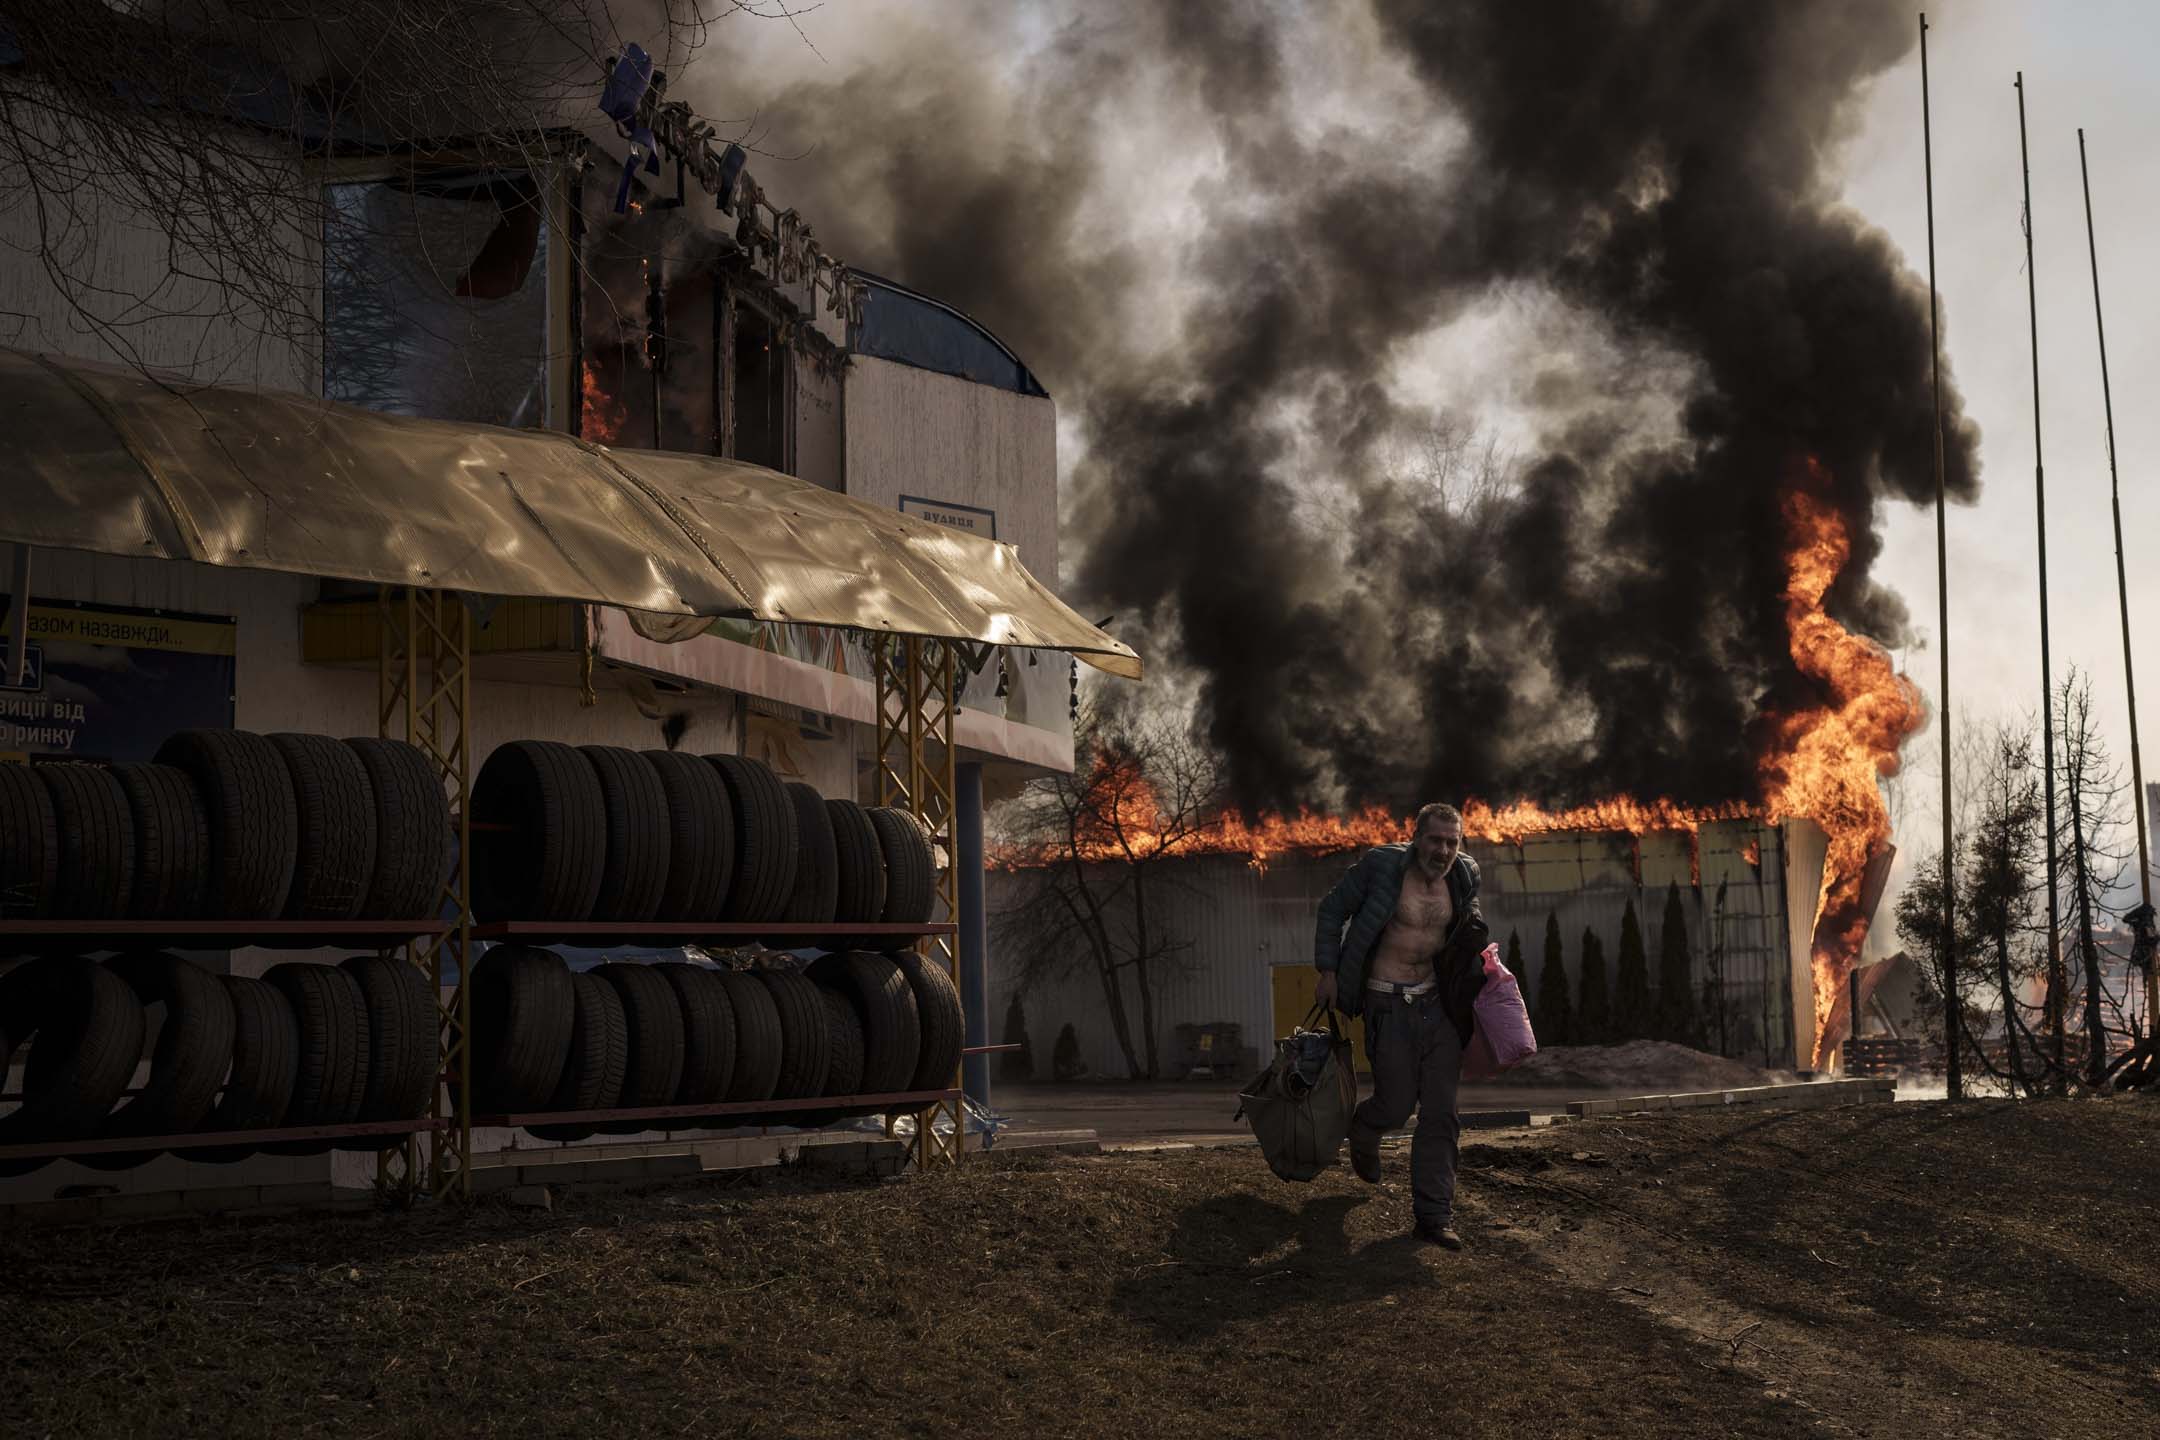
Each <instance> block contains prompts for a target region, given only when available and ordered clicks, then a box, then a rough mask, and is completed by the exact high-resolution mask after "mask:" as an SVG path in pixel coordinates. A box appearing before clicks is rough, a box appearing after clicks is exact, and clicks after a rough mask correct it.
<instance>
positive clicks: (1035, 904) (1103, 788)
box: [992, 701, 1224, 1080]
mask: <svg viewBox="0 0 2160 1440" xmlns="http://www.w3.org/2000/svg"><path fill="white" fill-rule="evenodd" d="M1073 749H1074V754H1073V771H1072V773H1071V774H1070V775H1054V776H1051V777H1049V778H1048V779H1044V780H1038V781H1036V782H1034V783H1033V784H1031V785H1030V786H1029V787H1028V789H1027V790H1026V791H1025V792H1024V793H1023V794H1022V795H1021V796H1020V797H1019V798H1017V799H1015V800H1013V801H1010V802H1008V803H1007V804H1006V805H1005V806H1003V807H1001V809H1000V810H999V811H998V813H997V814H996V816H995V817H994V820H993V824H994V827H995V835H996V853H997V855H998V856H999V857H1000V859H1001V861H1002V863H1004V864H1006V865H1007V866H1008V867H1009V868H1010V869H1011V870H1012V872H1013V874H1014V876H1015V878H1016V880H1017V882H1018V883H1017V887H1016V891H1015V898H1014V899H1013V901H1012V902H1011V903H1010V904H1009V905H1007V906H1006V907H1005V908H1004V909H1002V910H1001V911H1000V912H998V913H997V914H996V915H995V916H993V917H992V923H993V925H994V926H995V933H996V936H997V943H998V947H999V951H1000V953H1001V954H1005V955H1010V956H1013V957H1015V961H1016V966H1017V977H1018V983H1019V986H1020V988H1021V989H1023V990H1024V989H1025V988H1027V986H1028V985H1029V984H1030V983H1031V982H1036V981H1040V980H1045V979H1050V978H1053V977H1056V976H1059V975H1063V974H1069V973H1072V972H1074V971H1079V972H1083V973H1091V974H1093V975H1094V976H1095V978H1096V980H1097V981H1098V982H1099V983H1100V984H1101V986H1102V992H1103V999H1104V1001H1105V1003H1106V1004H1107V1006H1108V1008H1109V1014H1110V1023H1111V1027H1112V1029H1113V1031H1114V1032H1115V1034H1116V1035H1117V1041H1118V1046H1119V1048H1120V1049H1121V1050H1122V1051H1123V1052H1124V1056H1125V1063H1126V1068H1127V1071H1128V1073H1129V1075H1130V1077H1131V1078H1132V1079H1135V1080H1138V1079H1142V1078H1150V1079H1152V1078H1153V1077H1154V1076H1155V1075H1156V1074H1157V1073H1158V1071H1159V1059H1158V1055H1157V1045H1158V1037H1157V1034H1156V1029H1157V1027H1156V1023H1155V985H1156V982H1157V980H1158V979H1159V978H1160V977H1161V975H1162V973H1163V970H1164V968H1165V967H1167V966H1170V965H1173V964H1175V963H1176V961H1177V959H1178V957H1179V956H1181V955H1183V954H1184V953H1185V952H1186V951H1188V950H1189V949H1190V948H1191V946H1192V941H1191V939H1190V937H1187V936H1182V935H1177V934H1173V933H1170V932H1169V931H1168V930H1167V929H1166V928H1165V927H1164V926H1163V925H1162V923H1161V922H1160V920H1159V919H1158V918H1157V917H1156V916H1155V915H1153V914H1151V912H1150V908H1149V907H1150V897H1151V896H1155V895H1158V894H1159V892H1160V890H1161V888H1162V887H1163V886H1164V885H1165V884H1174V883H1177V882H1176V881H1175V880H1174V879H1173V878H1172V876H1171V875H1170V874H1169V873H1168V872H1169V870H1170V868H1171V866H1172V865H1173V864H1174V863H1175V858H1176V857H1177V856H1179V855H1180V854H1182V853H1185V852H1187V851H1189V850H1190V849H1191V847H1192V846H1193V845H1194V842H1196V841H1198V840H1200V839H1202V838H1203V837H1205V836H1206V835H1208V834H1209V833H1210V832H1211V831H1212V830H1214V829H1215V828H1216V827H1217V826H1218V825H1219V824H1220V823H1221V819H1220V817H1221V816H1222V814H1223V801H1224V788H1223V776H1222V773H1221V770H1220V768H1219V765H1218V763H1217V761H1216V759H1215V756H1214V754H1213V752H1212V751H1210V750H1209V749H1208V748H1207V747H1205V746H1203V745H1201V744H1200V743H1198V742H1197V741H1196V740H1195V739H1194V738H1193V736H1192V734H1191V732H1190V730H1189V729H1188V728H1187V727H1186V726H1185V724H1184V723H1183V722H1182V721H1181V720H1180V719H1178V718H1174V717H1172V716H1169V715H1166V714H1151V713H1144V712H1138V711H1134V710H1130V709H1127V710H1121V711H1113V710H1110V709H1107V708H1106V707H1105V706H1103V705H1101V704H1099V703H1097V702H1092V701H1091V702H1089V703H1087V704H1085V705H1083V706H1082V708H1081V713H1080V718H1079V721H1078V723H1077V724H1076V725H1075V727H1074V736H1073ZM1128 989H1129V990H1130V992H1131V994H1132V999H1133V1001H1134V1002H1136V1003H1137V1005H1138V1010H1139V1013H1138V1015H1137V1017H1135V1016H1133V1015H1131V1014H1130V1013H1129V1011H1128V999H1127V992H1128ZM1136 1020H1137V1025H1136V1023H1135V1021H1136ZM1136 1028H1137V1030H1138V1031H1139V1034H1138V1036H1137V1037H1136V1036H1135V1034H1134V1031H1135V1029H1136Z"/></svg>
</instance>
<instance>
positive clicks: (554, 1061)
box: [472, 762, 582, 1115]
mask: <svg viewBox="0 0 2160 1440" xmlns="http://www.w3.org/2000/svg"><path fill="white" fill-rule="evenodd" d="M580 763H582V762H580ZM472 985H473V993H472V1026H473V1033H472V1105H473V1110H474V1111H475V1113H477V1114H482V1115H491V1114H498V1113H500V1114H516V1113H517V1112H519V1111H530V1110H545V1109H546V1108H547V1106H548V1102H549V1100H551V1099H552V1098H554V1095H555V1086H556V1085H557V1084H558V1083H559V1082H560V1081H561V1079H562V1070H563V1065H564V1064H565V1063H566V1062H567V1061H568V1059H569V1055H570V1031H571V1029H572V1027H573V1026H574V1025H575V1024H576V1023H577V1000H576V997H575V995H574V993H573V991H572V988H571V985H570V967H569V966H568V965H565V964H564V963H563V958H562V957H561V956H560V955H557V954H556V953H555V952H554V951H552V950H541V949H538V948H536V947H534V946H531V945H497V946H494V947H492V948H491V949H489V950H488V952H487V953H486V954H485V955H482V956H481V957H480V960H479V963H478V964H476V965H475V966H473V972H472Z"/></svg>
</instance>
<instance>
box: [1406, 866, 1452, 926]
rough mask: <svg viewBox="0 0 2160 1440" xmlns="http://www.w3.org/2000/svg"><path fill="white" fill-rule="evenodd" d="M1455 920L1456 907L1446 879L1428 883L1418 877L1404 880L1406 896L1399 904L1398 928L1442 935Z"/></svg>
mask: <svg viewBox="0 0 2160 1440" xmlns="http://www.w3.org/2000/svg"><path fill="white" fill-rule="evenodd" d="M1454 918H1455V906H1454V903H1453V902H1452V901H1451V900H1450V899H1449V898H1448V889H1447V882H1446V881H1445V880H1441V881H1437V882H1428V881H1423V880H1420V879H1418V878H1416V877H1414V876H1413V877H1408V878H1405V879H1404V881H1403V888H1402V895H1401V896H1400V897H1399V898H1398V899H1397V900H1396V902H1395V915H1394V922H1393V923H1394V925H1395V927H1396V928H1397V929H1401V930H1415V931H1418V932H1420V933H1424V932H1439V931H1444V930H1446V929H1447V926H1448V922H1449V921H1450V920H1453V919H1454Z"/></svg>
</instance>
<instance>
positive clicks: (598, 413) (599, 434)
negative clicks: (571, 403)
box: [578, 357, 630, 445]
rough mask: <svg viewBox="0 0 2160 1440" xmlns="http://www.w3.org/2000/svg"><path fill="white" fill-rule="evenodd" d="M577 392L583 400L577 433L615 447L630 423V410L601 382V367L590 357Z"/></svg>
mask: <svg viewBox="0 0 2160 1440" xmlns="http://www.w3.org/2000/svg"><path fill="white" fill-rule="evenodd" d="M578 390H579V397H580V399H581V401H582V405H581V413H580V414H579V416H578V434H579V435H581V436H583V437H584V438H585V439H587V440H591V441H594V442H595V443H597V444H601V445H612V444H614V443H615V441H616V439H617V438H618V437H619V436H620V435H621V434H622V432H623V426H624V425H626V424H628V423H629V420H630V408H629V407H628V406H627V405H625V404H624V403H623V402H622V399H621V397H619V396H617V395H614V394H611V393H610V392H609V391H608V389H607V387H605V386H604V385H602V384H601V383H600V367H599V366H598V365H597V364H595V363H594V362H593V360H592V359H591V358H590V357H587V359H586V361H585V366H584V369H583V371H582V372H581V373H580V375H579V380H578Z"/></svg>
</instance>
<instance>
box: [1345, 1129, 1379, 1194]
mask: <svg viewBox="0 0 2160 1440" xmlns="http://www.w3.org/2000/svg"><path fill="white" fill-rule="evenodd" d="M1350 1168H1351V1169H1352V1170H1355V1171H1356V1172H1357V1177H1358V1179H1360V1180H1363V1181H1364V1182H1365V1183H1366V1184H1368V1185H1377V1184H1379V1183H1380V1137H1379V1136H1377V1135H1375V1136H1373V1137H1372V1139H1370V1140H1362V1141H1361V1140H1359V1139H1358V1137H1357V1136H1355V1135H1352V1136H1351V1137H1350Z"/></svg>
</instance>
